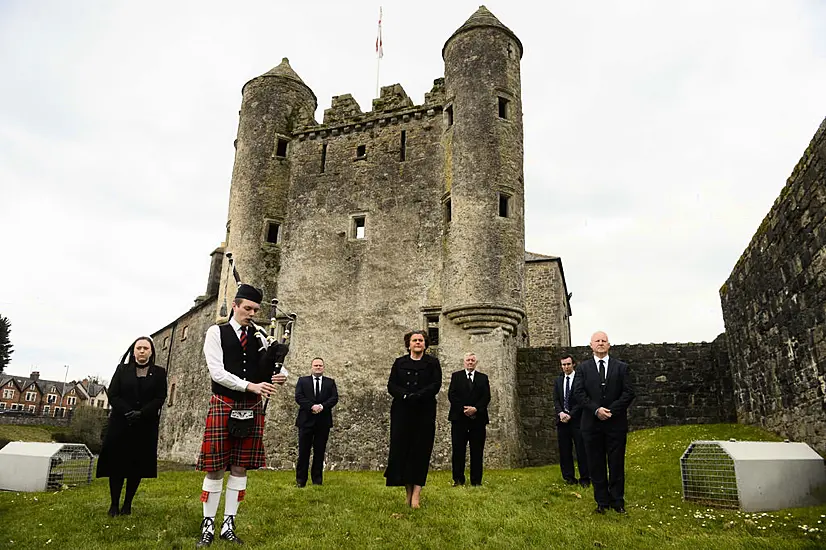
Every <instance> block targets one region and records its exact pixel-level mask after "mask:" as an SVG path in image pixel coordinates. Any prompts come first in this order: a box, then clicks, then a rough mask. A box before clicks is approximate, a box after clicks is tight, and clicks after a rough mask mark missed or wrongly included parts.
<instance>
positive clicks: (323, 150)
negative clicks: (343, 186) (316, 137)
mask: <svg viewBox="0 0 826 550" xmlns="http://www.w3.org/2000/svg"><path fill="white" fill-rule="evenodd" d="M326 169H327V144H326V143H324V144H322V145H321V173H322V174H323V173H324V171H325V170H326Z"/></svg>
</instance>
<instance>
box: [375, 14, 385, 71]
mask: <svg viewBox="0 0 826 550" xmlns="http://www.w3.org/2000/svg"><path fill="white" fill-rule="evenodd" d="M376 57H378V58H379V59H381V58H382V57H384V48H383V47H382V44H381V6H379V32H378V34H377V35H376Z"/></svg>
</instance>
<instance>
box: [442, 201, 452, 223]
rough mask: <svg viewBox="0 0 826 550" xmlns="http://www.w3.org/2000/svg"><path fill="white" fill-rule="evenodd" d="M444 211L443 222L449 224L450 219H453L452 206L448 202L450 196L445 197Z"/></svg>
mask: <svg viewBox="0 0 826 550" xmlns="http://www.w3.org/2000/svg"><path fill="white" fill-rule="evenodd" d="M444 212H445V216H444V217H445V224H449V223H450V221H451V220H452V219H453V211H452V206H451V204H450V197H448V198H447V200H445V202H444Z"/></svg>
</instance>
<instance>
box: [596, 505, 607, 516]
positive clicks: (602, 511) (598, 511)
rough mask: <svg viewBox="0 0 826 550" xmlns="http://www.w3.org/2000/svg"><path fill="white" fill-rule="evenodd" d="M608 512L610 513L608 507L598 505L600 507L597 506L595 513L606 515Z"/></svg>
mask: <svg viewBox="0 0 826 550" xmlns="http://www.w3.org/2000/svg"><path fill="white" fill-rule="evenodd" d="M607 511H608V507H607V506H600V505H599V504H598V505H597V508H596V510H594V513H596V514H604V513H605V512H607Z"/></svg>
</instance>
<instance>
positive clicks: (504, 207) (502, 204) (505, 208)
mask: <svg viewBox="0 0 826 550" xmlns="http://www.w3.org/2000/svg"><path fill="white" fill-rule="evenodd" d="M509 209H510V197H509V196H508V195H505V194H504V193H499V217H500V218H507V217H508V215H509V214H510V210H509Z"/></svg>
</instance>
